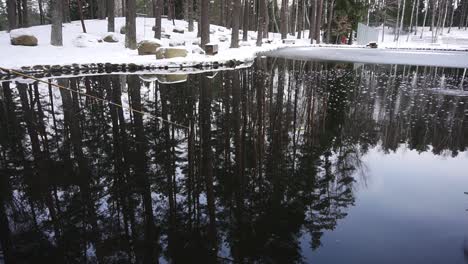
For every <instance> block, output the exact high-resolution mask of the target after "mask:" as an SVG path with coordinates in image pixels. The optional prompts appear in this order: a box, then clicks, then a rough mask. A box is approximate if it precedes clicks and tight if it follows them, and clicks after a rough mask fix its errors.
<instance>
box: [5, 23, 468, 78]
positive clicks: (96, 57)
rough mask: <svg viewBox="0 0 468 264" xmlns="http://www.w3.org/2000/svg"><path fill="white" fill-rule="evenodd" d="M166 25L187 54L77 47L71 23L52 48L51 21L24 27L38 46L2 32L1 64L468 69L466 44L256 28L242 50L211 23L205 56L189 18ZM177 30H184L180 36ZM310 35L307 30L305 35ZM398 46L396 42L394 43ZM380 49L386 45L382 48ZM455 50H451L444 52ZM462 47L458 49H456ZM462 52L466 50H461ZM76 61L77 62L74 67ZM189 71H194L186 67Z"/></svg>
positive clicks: (148, 26) (142, 27) (92, 30)
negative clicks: (360, 40) (284, 37)
mask: <svg viewBox="0 0 468 264" xmlns="http://www.w3.org/2000/svg"><path fill="white" fill-rule="evenodd" d="M85 23H86V25H87V28H88V35H89V36H90V37H91V38H96V39H102V38H103V37H104V36H106V35H107V34H108V32H107V21H106V20H86V21H85ZM115 23H116V29H117V31H119V29H120V28H121V27H122V26H124V24H125V19H124V18H116V22H115ZM153 25H154V19H152V18H137V41H142V40H151V39H153V34H154V32H153V31H152V27H153ZM162 27H163V29H164V32H165V34H166V35H167V36H169V38H163V39H161V42H162V44H163V46H179V47H183V48H185V49H186V50H187V51H188V52H189V55H188V56H187V57H184V58H173V59H160V60H156V58H155V56H154V55H144V56H141V55H138V52H137V51H136V50H129V49H126V48H125V47H124V38H125V36H124V35H123V34H119V33H115V34H114V36H113V37H114V38H115V39H116V40H118V42H116V43H107V42H101V43H99V42H98V41H95V42H90V43H82V42H80V43H79V44H80V45H77V37H78V36H80V34H81V24H80V22H79V21H73V22H71V23H67V24H64V25H63V36H64V43H63V47H54V46H51V45H50V44H49V42H50V25H44V26H35V27H31V28H27V29H24V30H26V31H28V32H31V33H32V34H33V35H34V36H36V37H37V39H38V46H35V47H25V46H13V45H11V44H10V34H9V33H8V32H6V31H2V32H0V67H4V68H10V69H17V70H22V68H26V69H27V68H30V67H33V66H37V65H42V66H44V65H46V66H47V67H49V68H51V67H53V66H54V67H59V66H65V67H74V68H76V67H77V66H76V65H78V67H80V66H81V65H83V66H84V67H88V65H90V64H108V65H109V64H113V65H116V64H121V65H122V64H126V65H137V66H138V67H139V68H140V69H141V67H145V68H146V69H147V70H150V69H159V70H163V71H164V70H168V68H171V69H180V71H181V72H184V70H183V69H188V68H193V70H192V71H191V72H198V71H200V70H202V71H203V70H207V69H203V67H205V68H206V67H207V68H213V65H214V66H215V67H214V68H218V66H217V65H220V66H221V67H224V66H225V64H228V65H234V67H237V66H238V65H239V64H245V65H250V64H251V63H252V62H253V61H254V59H255V58H256V57H257V56H259V55H267V56H275V57H286V58H293V59H302V60H305V59H316V60H328V61H346V62H358V63H378V64H411V65H427V66H441V67H461V68H467V67H468V52H466V50H467V48H468V47H462V46H456V45H455V46H454V45H450V46H434V45H433V44H432V45H430V44H429V45H425V44H417V45H416V44H415V43H406V44H405V45H403V44H398V43H397V44H395V43H380V44H379V48H378V49H365V48H363V46H358V45H351V46H349V45H329V44H319V45H311V44H309V41H310V40H309V39H300V40H295V44H288V45H286V44H282V43H281V38H280V35H279V34H278V33H270V40H271V43H264V44H263V45H262V46H261V47H257V46H255V42H256V32H253V31H249V32H248V35H249V40H248V41H246V42H241V43H240V45H241V47H240V48H237V49H230V48H229V45H230V38H231V31H230V30H229V29H227V28H224V27H220V26H216V25H211V26H210V33H211V34H210V37H211V42H213V43H217V44H218V45H219V53H218V54H217V55H214V56H206V55H203V54H199V53H197V49H198V50H199V47H198V45H197V43H199V38H197V35H196V29H195V31H194V32H188V31H187V30H186V28H187V22H185V21H181V20H176V21H175V25H173V22H172V21H169V20H167V19H163V20H162ZM174 29H179V30H180V29H185V32H184V33H182V34H180V33H177V32H173V30H174ZM304 35H307V34H304ZM395 45H396V46H395ZM381 47H382V48H381ZM444 50H451V51H444ZM456 50H460V51H456ZM462 50H465V51H464V52H462ZM72 65H75V66H72ZM186 71H189V72H190V70H186Z"/></svg>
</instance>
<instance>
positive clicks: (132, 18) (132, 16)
mask: <svg viewBox="0 0 468 264" xmlns="http://www.w3.org/2000/svg"><path fill="white" fill-rule="evenodd" d="M126 7H127V8H126V11H127V14H126V18H125V29H126V32H125V47H126V48H129V49H132V50H134V49H136V48H137V43H136V0H126Z"/></svg>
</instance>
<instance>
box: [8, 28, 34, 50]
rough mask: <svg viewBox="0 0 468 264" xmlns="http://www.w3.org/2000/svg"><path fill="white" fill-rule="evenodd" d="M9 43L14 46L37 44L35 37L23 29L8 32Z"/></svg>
mask: <svg viewBox="0 0 468 264" xmlns="http://www.w3.org/2000/svg"><path fill="white" fill-rule="evenodd" d="M10 41H11V45H15V46H37V42H38V41H37V38H36V37H35V36H34V35H33V34H32V33H30V32H28V31H26V30H24V29H16V30H12V31H11V32H10Z"/></svg>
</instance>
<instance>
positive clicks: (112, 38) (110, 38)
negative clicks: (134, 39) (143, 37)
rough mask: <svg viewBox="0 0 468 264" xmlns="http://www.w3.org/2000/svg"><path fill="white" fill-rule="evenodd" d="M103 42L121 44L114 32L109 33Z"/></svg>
mask: <svg viewBox="0 0 468 264" xmlns="http://www.w3.org/2000/svg"><path fill="white" fill-rule="evenodd" d="M102 40H104V42H108V43H116V42H119V38H118V37H117V35H116V34H115V33H113V32H109V33H108V34H107V35H106V36H105V37H104V38H103V39H102Z"/></svg>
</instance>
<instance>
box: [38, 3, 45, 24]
mask: <svg viewBox="0 0 468 264" xmlns="http://www.w3.org/2000/svg"><path fill="white" fill-rule="evenodd" d="M37 4H38V6H39V23H41V25H44V24H45V19H44V5H43V1H42V0H38V1H37Z"/></svg>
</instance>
